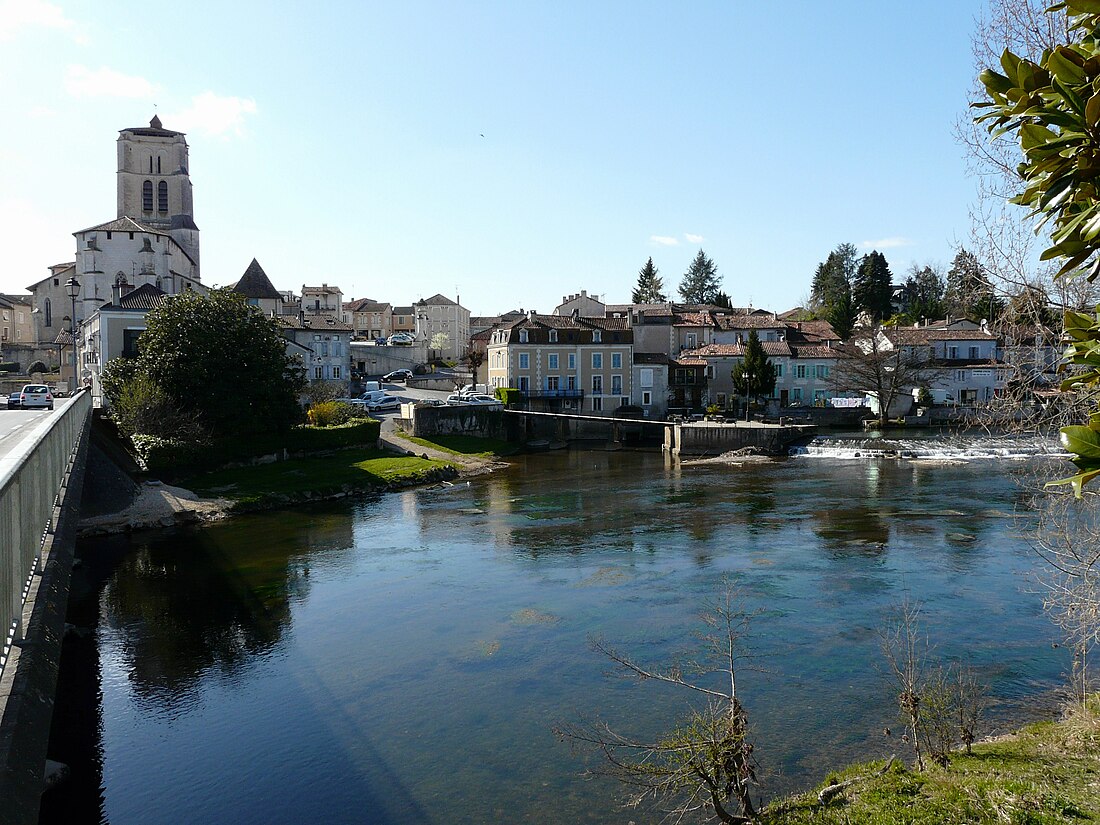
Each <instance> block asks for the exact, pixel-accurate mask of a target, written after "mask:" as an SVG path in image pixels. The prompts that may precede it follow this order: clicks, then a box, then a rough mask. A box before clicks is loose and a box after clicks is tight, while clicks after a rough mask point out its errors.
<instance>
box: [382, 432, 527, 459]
mask: <svg viewBox="0 0 1100 825" xmlns="http://www.w3.org/2000/svg"><path fill="white" fill-rule="evenodd" d="M401 437H402V438H403V439H404V440H405V441H411V442H413V443H414V444H419V445H420V446H421V447H432V448H434V449H436V450H442V451H443V452H445V453H452V454H454V455H468V456H474V457H476V458H485V459H490V460H491V459H495V458H503V457H504V456H509V455H516V454H517V453H519V452H521V450H522V446H521V445H519V444H511V443H509V442H507V441H501V440H500V439H498V438H479V437H477V436H472V435H433V436H432V437H431V438H414V437H413V436H411V435H405V434H402V435H401Z"/></svg>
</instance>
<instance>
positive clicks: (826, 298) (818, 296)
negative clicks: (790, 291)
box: [810, 243, 857, 311]
mask: <svg viewBox="0 0 1100 825" xmlns="http://www.w3.org/2000/svg"><path fill="white" fill-rule="evenodd" d="M856 269H857V264H856V248H855V247H854V246H853V245H852V244H850V243H842V244H840V245H839V246H838V247H837V248H836V249H834V250H833V251H832V252H830V253H829V257H828V258H826V259H825V262H824V263H821V264H818V266H817V271H816V272H815V273H814V280H813V285H812V287H811V290H810V303H811V304H812V305H813V306H812V307H811V308H812V309H814V310H820V311H827V310H828V309H829V307H831V306H832V305H833V304H835V303H836V302H837V301H838V300H841V299H842V298H843V297H844V296H845V295H847V297H849V298H850V297H851V294H850V293H851V289H852V282H853V280H854V279H855V275H856Z"/></svg>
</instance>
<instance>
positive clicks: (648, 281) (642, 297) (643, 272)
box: [630, 257, 668, 304]
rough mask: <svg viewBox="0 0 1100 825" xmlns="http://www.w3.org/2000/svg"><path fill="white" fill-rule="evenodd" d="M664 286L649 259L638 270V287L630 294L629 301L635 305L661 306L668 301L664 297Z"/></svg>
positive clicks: (666, 297)
mask: <svg viewBox="0 0 1100 825" xmlns="http://www.w3.org/2000/svg"><path fill="white" fill-rule="evenodd" d="M664 290H665V285H664V283H663V281H662V280H661V276H660V275H658V274H657V267H655V266H654V265H653V258H652V257H651V258H650V259H649V260H648V261H646V262H645V266H643V267H642V268H641V269H640V270H638V285H637V286H635V287H634V291H633V292H632V293H630V300H631V301H632V302H633V303H635V304H663V303H664V302H665V301H667V300H668V296H666V295H665V292H664Z"/></svg>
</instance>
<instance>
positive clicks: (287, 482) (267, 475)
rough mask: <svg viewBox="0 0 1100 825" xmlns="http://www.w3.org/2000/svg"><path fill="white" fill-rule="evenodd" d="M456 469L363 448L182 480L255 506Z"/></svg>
mask: <svg viewBox="0 0 1100 825" xmlns="http://www.w3.org/2000/svg"><path fill="white" fill-rule="evenodd" d="M454 472H455V470H454V466H453V465H452V464H449V463H447V462H445V461H434V460H432V459H426V458H420V457H418V456H395V455H394V454H393V453H389V452H384V451H382V450H376V449H374V448H359V449H350V450H340V451H339V452H336V453H333V454H331V455H326V456H320V457H316V458H298V459H292V460H290V461H278V462H275V463H272V464H261V465H257V466H253V467H236V468H234V469H231V470H216V471H214V472H208V473H199V474H196V475H193V476H190V477H188V478H186V479H182V480H181V482H180V484H181V485H182V486H184V487H187V488H188V489H190V490H194V491H195V492H197V493H200V494H201V495H204V496H221V497H223V498H229V499H232V500H234V501H235V502H237V505H238V509H250V508H255V507H260V506H263V505H264V504H265V503H273V504H279V503H287V502H292V501H295V500H302V499H306V498H315V497H318V496H326V495H336V494H340V493H352V492H371V491H381V490H385V489H390V488H393V487H395V486H408V485H412V484H419V483H424V482H427V481H432V480H436V479H439V478H444V477H448V476H451V475H454Z"/></svg>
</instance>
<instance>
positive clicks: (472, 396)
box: [462, 392, 504, 407]
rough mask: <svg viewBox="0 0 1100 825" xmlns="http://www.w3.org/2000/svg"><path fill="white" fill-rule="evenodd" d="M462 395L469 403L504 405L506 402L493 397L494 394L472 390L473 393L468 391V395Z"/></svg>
mask: <svg viewBox="0 0 1100 825" xmlns="http://www.w3.org/2000/svg"><path fill="white" fill-rule="evenodd" d="M462 397H463V398H464V399H466V403H467V404H482V405H492V406H501V407H503V406H504V402H503V401H501V400H500V399H499V398H493V396H491V395H485V394H483V393H476V392H472V393H467V394H466V395H464V396H462Z"/></svg>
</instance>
